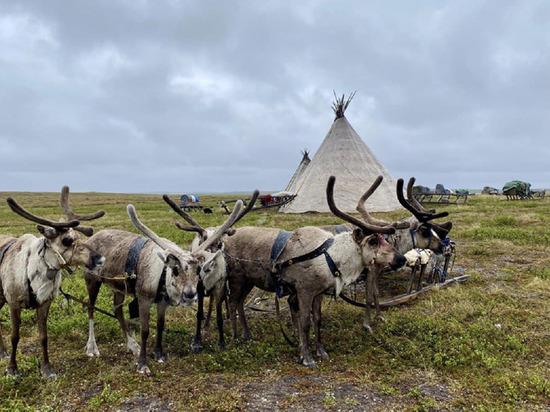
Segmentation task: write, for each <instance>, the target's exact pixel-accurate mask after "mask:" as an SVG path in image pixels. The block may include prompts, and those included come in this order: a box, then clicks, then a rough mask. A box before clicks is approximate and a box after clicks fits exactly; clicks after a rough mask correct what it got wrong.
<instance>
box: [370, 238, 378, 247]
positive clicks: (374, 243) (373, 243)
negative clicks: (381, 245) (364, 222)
mask: <svg viewBox="0 0 550 412" xmlns="http://www.w3.org/2000/svg"><path fill="white" fill-rule="evenodd" d="M369 246H378V238H377V237H371V238H370V239H369Z"/></svg>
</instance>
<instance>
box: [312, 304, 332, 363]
mask: <svg viewBox="0 0 550 412" xmlns="http://www.w3.org/2000/svg"><path fill="white" fill-rule="evenodd" d="M322 301H323V295H322V294H320V295H317V296H315V298H314V299H313V325H314V331H315V351H316V353H317V356H320V357H321V359H325V360H326V359H328V358H329V356H328V353H327V352H326V351H325V348H324V347H323V344H322V343H321V303H322Z"/></svg>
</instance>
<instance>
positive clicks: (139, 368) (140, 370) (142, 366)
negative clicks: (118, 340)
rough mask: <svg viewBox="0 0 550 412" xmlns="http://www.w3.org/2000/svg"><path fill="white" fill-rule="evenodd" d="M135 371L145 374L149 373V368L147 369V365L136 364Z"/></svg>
mask: <svg viewBox="0 0 550 412" xmlns="http://www.w3.org/2000/svg"><path fill="white" fill-rule="evenodd" d="M137 371H138V373H141V374H142V375H145V376H149V375H151V370H150V369H149V367H148V366H147V365H141V366H139V364H138V368H137Z"/></svg>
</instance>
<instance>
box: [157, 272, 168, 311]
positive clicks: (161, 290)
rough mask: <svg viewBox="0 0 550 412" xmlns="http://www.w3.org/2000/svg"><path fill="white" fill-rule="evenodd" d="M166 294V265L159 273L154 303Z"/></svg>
mask: <svg viewBox="0 0 550 412" xmlns="http://www.w3.org/2000/svg"><path fill="white" fill-rule="evenodd" d="M165 296H166V266H164V267H163V268H162V273H161V274H160V280H159V285H158V287H157V294H156V296H155V303H159V302H160V301H161V300H162V299H164V298H165Z"/></svg>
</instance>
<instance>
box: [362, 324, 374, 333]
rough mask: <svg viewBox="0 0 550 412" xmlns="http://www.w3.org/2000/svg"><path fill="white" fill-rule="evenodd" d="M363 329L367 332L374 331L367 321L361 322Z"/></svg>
mask: <svg viewBox="0 0 550 412" xmlns="http://www.w3.org/2000/svg"><path fill="white" fill-rule="evenodd" d="M363 329H365V330H366V331H367V332H368V333H374V332H373V330H372V327H371V326H370V325H369V324H368V323H363Z"/></svg>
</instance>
